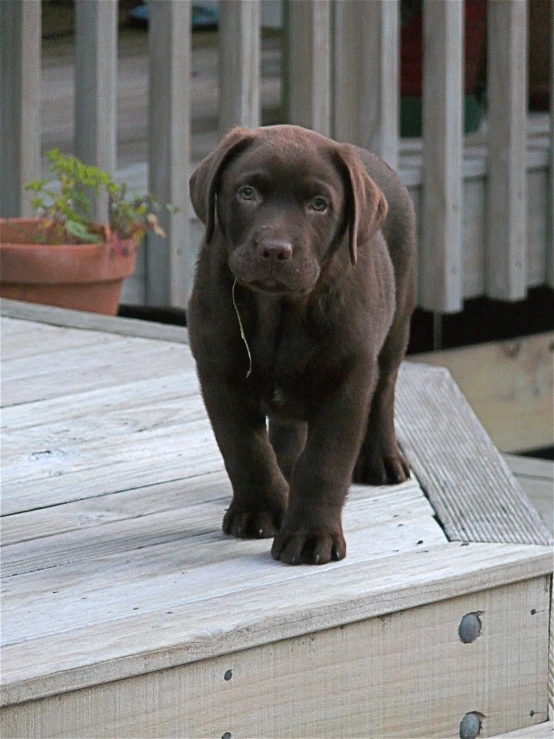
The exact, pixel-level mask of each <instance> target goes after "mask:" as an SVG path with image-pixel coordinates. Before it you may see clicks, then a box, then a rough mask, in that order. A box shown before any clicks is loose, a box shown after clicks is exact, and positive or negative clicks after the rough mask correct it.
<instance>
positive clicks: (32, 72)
mask: <svg viewBox="0 0 554 739" xmlns="http://www.w3.org/2000/svg"><path fill="white" fill-rule="evenodd" d="M40 54H41V2H40V0H10V2H2V3H0V67H1V68H2V74H1V75H0V98H1V101H2V102H1V105H0V160H1V161H2V177H0V209H1V210H0V215H2V216H3V217H5V218H7V217H14V216H30V215H32V208H31V201H32V199H33V193H30V192H25V190H24V189H23V188H24V185H26V184H27V183H28V182H31V181H32V180H37V179H39V178H40V75H41V56H40ZM8 70H9V72H8Z"/></svg>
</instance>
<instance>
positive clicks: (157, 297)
mask: <svg viewBox="0 0 554 739" xmlns="http://www.w3.org/2000/svg"><path fill="white" fill-rule="evenodd" d="M190 35H191V3H190V0H169V1H168V2H162V3H152V4H151V6H150V18H149V24H148V55H149V72H150V75H149V88H148V99H149V106H148V191H149V192H150V193H152V194H153V195H155V196H157V197H159V198H161V201H162V202H163V203H164V204H165V203H170V204H171V205H173V206H175V207H176V208H178V209H179V210H178V211H177V212H171V213H170V212H168V211H167V210H166V209H165V208H162V209H161V210H160V212H159V214H158V217H159V220H160V225H161V226H162V228H163V229H164V230H165V232H166V238H165V239H164V238H161V237H160V236H156V235H155V234H154V233H152V232H150V233H148V235H147V251H146V302H147V304H149V305H171V306H178V307H181V308H184V307H185V306H186V304H187V300H188V289H189V285H190V282H191V276H190V275H189V263H188V259H187V253H186V252H187V246H188V243H189V238H190V233H189V221H190V218H189V197H188V177H189V161H190V109H191V102H190V92H191V89H190V77H191V56H192V51H191V38H190Z"/></svg>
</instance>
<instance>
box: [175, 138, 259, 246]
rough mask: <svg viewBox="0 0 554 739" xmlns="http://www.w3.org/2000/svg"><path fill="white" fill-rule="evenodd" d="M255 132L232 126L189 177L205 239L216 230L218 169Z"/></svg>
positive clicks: (195, 208)
mask: <svg viewBox="0 0 554 739" xmlns="http://www.w3.org/2000/svg"><path fill="white" fill-rule="evenodd" d="M253 138H254V132H253V131H249V130H248V129H246V128H234V129H233V130H232V131H230V132H229V133H228V134H227V135H226V136H225V138H224V139H223V140H222V141H221V142H220V144H219V145H218V147H217V149H216V150H215V151H213V152H212V153H211V154H209V155H208V156H207V157H206V158H205V159H204V160H203V161H202V162H201V164H200V165H199V167H198V169H196V171H195V172H194V173H193V174H192V176H191V178H190V180H189V188H190V199H191V201H192V207H193V208H194V212H195V213H196V215H197V216H198V218H199V219H200V220H201V221H202V223H204V224H205V225H206V243H207V244H209V243H210V241H211V240H212V236H213V234H214V230H215V201H216V194H217V188H218V185H219V180H220V177H221V173H222V172H223V169H224V168H225V166H226V165H227V164H228V163H229V162H230V160H231V159H232V158H233V157H234V156H236V155H237V154H238V153H239V152H241V151H242V150H243V149H244V148H245V147H246V146H248V144H249V143H250V142H251V141H252V140H253Z"/></svg>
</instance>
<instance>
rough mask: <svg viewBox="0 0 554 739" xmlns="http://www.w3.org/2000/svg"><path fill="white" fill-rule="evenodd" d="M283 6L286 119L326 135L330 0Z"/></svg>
mask: <svg viewBox="0 0 554 739" xmlns="http://www.w3.org/2000/svg"><path fill="white" fill-rule="evenodd" d="M286 9H287V22H286V27H287V31H288V39H287V40H288V48H287V53H288V59H287V74H286V79H285V80H284V85H285V96H284V97H285V105H286V107H287V109H288V112H287V116H286V120H287V121H288V122H290V123H295V124H297V125H299V126H305V127H306V128H311V129H312V130H314V131H318V132H319V133H321V134H323V135H324V136H330V135H331V2H330V0H303V2H287V3H286ZM300 70H302V71H301V72H300Z"/></svg>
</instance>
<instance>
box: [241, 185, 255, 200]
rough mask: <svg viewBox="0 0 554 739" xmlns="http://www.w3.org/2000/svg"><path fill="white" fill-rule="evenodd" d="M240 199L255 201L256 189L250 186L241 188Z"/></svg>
mask: <svg viewBox="0 0 554 739" xmlns="http://www.w3.org/2000/svg"><path fill="white" fill-rule="evenodd" d="M239 197H240V198H241V199H242V200H253V199H254V188H253V187H250V186H249V185H245V186H244V187H241V188H240V190H239Z"/></svg>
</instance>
